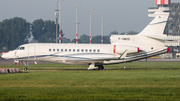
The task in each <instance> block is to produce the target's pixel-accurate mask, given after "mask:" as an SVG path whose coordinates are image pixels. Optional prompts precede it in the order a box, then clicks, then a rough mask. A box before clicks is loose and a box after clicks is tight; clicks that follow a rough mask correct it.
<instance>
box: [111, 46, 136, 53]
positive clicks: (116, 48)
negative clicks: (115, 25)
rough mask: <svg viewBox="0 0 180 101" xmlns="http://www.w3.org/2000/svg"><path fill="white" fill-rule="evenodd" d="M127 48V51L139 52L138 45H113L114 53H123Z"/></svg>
mask: <svg viewBox="0 0 180 101" xmlns="http://www.w3.org/2000/svg"><path fill="white" fill-rule="evenodd" d="M126 50H127V53H128V54H129V53H139V47H134V46H125V45H114V48H113V52H114V53H116V54H123V53H124V52H125V51H126Z"/></svg>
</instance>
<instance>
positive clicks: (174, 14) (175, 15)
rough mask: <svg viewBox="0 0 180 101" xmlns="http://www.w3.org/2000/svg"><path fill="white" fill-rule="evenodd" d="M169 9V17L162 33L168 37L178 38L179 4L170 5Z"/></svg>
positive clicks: (179, 24) (179, 34) (179, 25)
mask: <svg viewBox="0 0 180 101" xmlns="http://www.w3.org/2000/svg"><path fill="white" fill-rule="evenodd" d="M170 8H171V10H170V15H169V19H168V23H167V26H166V29H165V32H164V33H165V34H167V35H168V36H180V3H171V4H170Z"/></svg>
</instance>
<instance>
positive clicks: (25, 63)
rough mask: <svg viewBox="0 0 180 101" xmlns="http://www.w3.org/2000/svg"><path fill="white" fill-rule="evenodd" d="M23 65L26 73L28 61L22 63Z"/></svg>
mask: <svg viewBox="0 0 180 101" xmlns="http://www.w3.org/2000/svg"><path fill="white" fill-rule="evenodd" d="M23 63H24V65H25V68H24V71H28V68H27V67H28V65H29V64H28V61H24V62H23Z"/></svg>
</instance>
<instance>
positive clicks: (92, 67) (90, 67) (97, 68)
mask: <svg viewBox="0 0 180 101" xmlns="http://www.w3.org/2000/svg"><path fill="white" fill-rule="evenodd" d="M88 70H104V66H103V65H95V64H93V63H92V64H91V65H90V66H89V68H88Z"/></svg>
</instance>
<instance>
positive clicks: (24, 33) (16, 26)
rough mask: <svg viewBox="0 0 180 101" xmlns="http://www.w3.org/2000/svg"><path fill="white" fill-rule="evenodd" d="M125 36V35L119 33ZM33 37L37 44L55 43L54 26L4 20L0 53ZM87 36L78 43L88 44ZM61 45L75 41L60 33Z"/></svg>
mask: <svg viewBox="0 0 180 101" xmlns="http://www.w3.org/2000/svg"><path fill="white" fill-rule="evenodd" d="M112 34H119V33H118V32H117V31H113V32H111V33H110V34H109V35H107V36H104V37H103V38H104V44H109V43H110V35H112ZM121 34H122V35H123V34H127V33H121ZM128 34H130V35H132V34H137V32H134V31H130V32H128ZM31 36H33V40H34V41H36V42H38V43H55V42H56V24H55V22H54V21H51V20H45V21H44V20H42V19H37V20H35V21H33V22H32V23H30V22H27V21H26V20H25V19H23V18H20V17H14V18H12V19H5V20H3V21H2V22H0V51H8V50H13V49H15V48H16V47H18V46H19V45H22V44H26V43H28V39H29V38H30V37H31ZM89 42H90V39H89V36H88V35H85V34H83V35H81V36H80V38H79V39H78V43H89ZM62 43H76V39H73V40H70V39H69V38H66V37H64V34H63V31H62ZM92 43H94V44H100V43H101V36H100V35H97V36H93V37H92Z"/></svg>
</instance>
